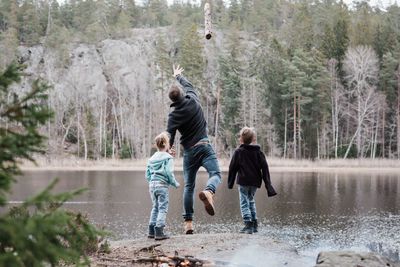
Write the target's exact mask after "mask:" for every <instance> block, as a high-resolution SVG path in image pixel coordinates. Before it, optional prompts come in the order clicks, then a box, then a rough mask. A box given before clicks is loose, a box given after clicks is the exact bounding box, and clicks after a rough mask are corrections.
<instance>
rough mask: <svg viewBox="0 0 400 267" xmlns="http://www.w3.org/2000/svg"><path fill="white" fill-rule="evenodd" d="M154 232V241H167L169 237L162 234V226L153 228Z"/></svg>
mask: <svg viewBox="0 0 400 267" xmlns="http://www.w3.org/2000/svg"><path fill="white" fill-rule="evenodd" d="M154 230H155V237H154V239H155V240H164V239H168V238H169V236H168V235H166V234H164V226H162V227H154Z"/></svg>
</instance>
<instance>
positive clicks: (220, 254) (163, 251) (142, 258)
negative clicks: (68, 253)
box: [91, 234, 400, 267]
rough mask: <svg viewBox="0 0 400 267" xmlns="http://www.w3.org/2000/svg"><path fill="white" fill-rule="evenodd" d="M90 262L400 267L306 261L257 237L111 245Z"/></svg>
mask: <svg viewBox="0 0 400 267" xmlns="http://www.w3.org/2000/svg"><path fill="white" fill-rule="evenodd" d="M91 260H92V266H163V267H164V266H232V267H235V266H243V267H252V266H271V267H275V266H286V267H303V266H304V267H306V266H307V267H313V266H315V267H336V266H337V267H347V266H349V267H356V266H357V267H361V266H362V267H383V266H391V267H400V264H399V263H394V262H391V261H389V260H388V259H386V258H384V257H382V256H379V255H377V254H373V253H368V252H365V253H359V252H351V251H346V252H321V253H320V254H319V255H318V258H317V259H315V258H311V257H306V256H302V255H300V254H299V253H298V252H297V250H296V249H295V248H294V247H292V246H290V245H288V244H286V243H283V242H280V241H277V240H272V239H269V238H267V237H265V236H262V235H257V234H254V235H245V234H199V235H182V236H173V237H171V238H170V239H168V240H163V241H154V240H151V239H138V240H125V241H112V242H110V251H109V253H98V254H96V255H93V256H92V258H91Z"/></svg>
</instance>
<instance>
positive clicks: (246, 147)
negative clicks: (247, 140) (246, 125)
mask: <svg viewBox="0 0 400 267" xmlns="http://www.w3.org/2000/svg"><path fill="white" fill-rule="evenodd" d="M240 148H242V149H245V150H251V151H260V150H261V147H260V146H259V145H246V144H241V145H240Z"/></svg>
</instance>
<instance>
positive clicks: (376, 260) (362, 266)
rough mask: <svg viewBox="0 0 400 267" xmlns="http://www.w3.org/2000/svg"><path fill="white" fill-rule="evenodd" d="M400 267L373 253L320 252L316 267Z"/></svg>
mask: <svg viewBox="0 0 400 267" xmlns="http://www.w3.org/2000/svg"><path fill="white" fill-rule="evenodd" d="M385 266H390V267H400V264H398V263H394V262H392V261H390V260H388V259H386V258H385V257H383V256H380V255H377V254H375V253H372V252H353V251H327V252H324V251H323V252H320V253H319V255H318V258H317V265H315V267H385Z"/></svg>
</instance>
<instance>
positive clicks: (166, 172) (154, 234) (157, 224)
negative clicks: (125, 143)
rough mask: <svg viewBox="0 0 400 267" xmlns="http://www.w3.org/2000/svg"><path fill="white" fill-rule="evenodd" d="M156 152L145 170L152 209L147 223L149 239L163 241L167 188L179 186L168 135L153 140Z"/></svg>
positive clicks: (160, 135) (164, 236)
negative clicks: (170, 152)
mask: <svg viewBox="0 0 400 267" xmlns="http://www.w3.org/2000/svg"><path fill="white" fill-rule="evenodd" d="M155 142H156V145H157V150H158V151H157V152H156V153H154V155H153V156H152V157H151V158H150V159H149V161H148V162H147V168H146V179H147V181H148V182H149V191H150V196H151V201H152V202H153V207H152V210H151V215H150V221H149V234H148V237H149V238H155V240H163V239H167V238H169V236H168V235H166V234H165V233H164V227H165V219H166V217H167V212H168V187H169V186H170V185H171V186H173V187H175V188H178V187H179V186H180V185H179V183H178V182H177V181H176V179H175V176H174V158H173V157H172V156H171V155H170V154H169V153H168V151H169V148H170V147H169V135H168V133H166V132H163V133H161V134H159V135H158V136H157V137H156V139H155Z"/></svg>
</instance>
